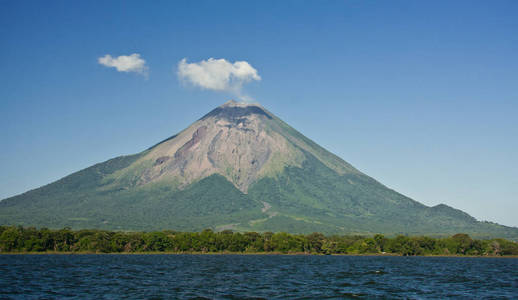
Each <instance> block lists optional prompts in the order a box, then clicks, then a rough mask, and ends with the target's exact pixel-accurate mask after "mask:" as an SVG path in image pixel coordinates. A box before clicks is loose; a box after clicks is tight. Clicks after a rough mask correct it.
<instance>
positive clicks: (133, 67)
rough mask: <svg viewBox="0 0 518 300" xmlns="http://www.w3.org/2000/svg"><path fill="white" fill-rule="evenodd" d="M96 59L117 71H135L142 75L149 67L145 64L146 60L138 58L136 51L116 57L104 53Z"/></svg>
mask: <svg viewBox="0 0 518 300" xmlns="http://www.w3.org/2000/svg"><path fill="white" fill-rule="evenodd" d="M97 61H98V62H99V64H101V65H103V66H106V67H112V68H116V69H117V71H119V72H135V73H138V74H141V75H144V76H147V74H148V69H149V68H148V67H147V66H146V61H145V60H144V59H142V58H140V54H138V53H133V54H131V55H121V56H118V57H112V56H111V55H109V54H106V55H105V56H103V57H99V59H98V60H97Z"/></svg>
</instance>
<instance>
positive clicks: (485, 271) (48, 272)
mask: <svg viewBox="0 0 518 300" xmlns="http://www.w3.org/2000/svg"><path fill="white" fill-rule="evenodd" d="M445 297H460V298H470V299H472V298H488V297H489V298H518V259H516V258H507V259H498V258H453V257H380V256H372V257H369V256H358V257H356V256H282V255H0V298H7V299H9V298H19V299H27V298H29V299H30V298H44V299H48V298H59V299H63V298H80V299H85V298H90V299H99V298H105V299H106V298H138V299H142V298H156V299H160V298H182V299H189V298H201V299H204V298H208V299H243V298H253V299H261V298H264V299H272V298H289V299H317V298H318V299H322V298H337V299H339V298H416V299H420V298H445Z"/></svg>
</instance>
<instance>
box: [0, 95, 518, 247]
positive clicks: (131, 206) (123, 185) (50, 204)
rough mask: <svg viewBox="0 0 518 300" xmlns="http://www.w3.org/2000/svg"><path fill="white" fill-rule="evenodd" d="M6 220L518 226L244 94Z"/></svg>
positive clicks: (482, 233) (281, 227)
mask: <svg viewBox="0 0 518 300" xmlns="http://www.w3.org/2000/svg"><path fill="white" fill-rule="evenodd" d="M0 224H4V225H7V224H9V225H14V224H16V225H24V226H45V227H65V226H69V227H72V228H103V229H119V230H159V229H174V230H186V231H195V230H202V229H205V228H213V229H215V230H223V229H233V230H243V231H245V230H246V231H286V232H292V233H308V232H313V231H320V232H325V233H339V234H352V233H355V234H370V233H378V232H379V233H385V234H398V233H406V234H429V235H443V234H452V233H457V232H465V233H469V234H472V235H475V236H479V237H495V236H497V237H506V238H515V239H516V238H518V228H511V227H505V226H501V225H497V224H494V223H488V222H478V221H477V220H475V219H474V218H473V217H471V216H469V215H468V214H466V213H464V212H462V211H460V210H457V209H454V208H451V207H448V206H446V205H438V206H435V207H427V206H425V205H423V204H421V203H419V202H416V201H414V200H412V199H410V198H408V197H405V196H403V195H401V194H399V193H397V192H395V191H393V190H391V189H389V188H387V187H385V186H384V185H382V184H380V183H379V182H377V181H376V180H374V179H372V178H370V177H369V176H367V175H365V174H363V173H362V172H360V171H358V170H357V169H355V168H354V167H353V166H351V165H350V164H348V163H347V162H345V161H344V160H342V159H341V158H339V157H337V156H336V155H334V154H332V153H330V152H329V151H327V150H325V149H324V148H322V147H320V146H319V145H317V144H316V143H315V142H313V141H311V140H310V139H308V138H306V137H305V136H304V135H302V134H301V133H299V132H298V131H296V130H295V129H293V128H292V127H290V126H289V125H287V124H286V123H284V122H283V121H282V120H280V119H279V118H277V117H276V116H275V115H274V114H272V113H271V112H269V111H267V110H266V109H265V108H264V107H262V106H261V105H259V104H250V103H241V102H236V101H233V100H231V101H228V102H226V103H225V104H223V105H221V106H219V107H217V108H215V109H214V110H212V111H210V112H209V113H208V114H206V115H205V116H203V117H202V118H200V119H199V120H197V121H196V122H194V123H193V124H192V125H190V126H189V127H187V128H186V129H185V130H183V131H181V132H180V133H178V134H176V135H174V136H172V137H170V138H168V139H166V140H164V141H162V142H160V143H159V144H157V145H155V146H153V147H151V148H149V149H147V150H145V151H143V152H141V153H138V154H135V155H131V156H121V157H118V158H114V159H111V160H108V161H106V162H103V163H100V164H97V165H94V166H92V167H90V168H87V169H84V170H82V171H79V172H77V173H74V174H71V175H69V176H67V177H65V178H63V179H61V180H58V181H56V182H54V183H51V184H49V185H46V186H43V187H41V188H38V189H35V190H32V191H29V192H27V193H24V194H21V195H18V196H15V197H12V198H8V199H5V200H3V201H1V202H0Z"/></svg>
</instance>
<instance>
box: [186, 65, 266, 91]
mask: <svg viewBox="0 0 518 300" xmlns="http://www.w3.org/2000/svg"><path fill="white" fill-rule="evenodd" d="M178 77H179V79H180V80H181V81H183V82H187V83H190V84H192V85H193V86H197V87H200V88H202V89H208V90H214V91H220V92H228V93H231V94H233V95H234V96H236V97H238V98H239V99H240V100H243V101H251V100H252V98H250V97H249V96H247V95H245V94H244V93H243V91H242V90H243V85H244V84H246V83H249V82H251V81H253V80H256V81H260V80H261V76H259V74H258V72H257V70H256V69H255V68H254V67H252V65H250V64H249V63H248V62H246V61H236V62H234V63H231V62H229V61H227V60H226V59H223V58H221V59H215V58H209V59H208V60H202V61H200V62H192V63H188V62H187V59H186V58H184V59H182V60H181V61H180V62H179V63H178Z"/></svg>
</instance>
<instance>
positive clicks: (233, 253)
mask: <svg viewBox="0 0 518 300" xmlns="http://www.w3.org/2000/svg"><path fill="white" fill-rule="evenodd" d="M1 255H215V256H216V255H236V256H238V255H240V256H242V255H252V256H254V255H255V256H263V255H264V256H268V255H276V256H279V255H282V256H377V257H378V256H386V257H394V256H397V257H404V256H405V255H401V254H397V253H385V254H382V253H365V254H354V253H333V254H322V253H304V252H293V253H283V252H168V251H150V252H108V253H104V252H92V251H81V252H71V251H67V252H64V251H45V252H0V256H1ZM406 257H430V258H433V257H455V258H457V257H460V258H518V255H505V256H496V255H494V256H490V255H440V254H439V255H407V256H406Z"/></svg>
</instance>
